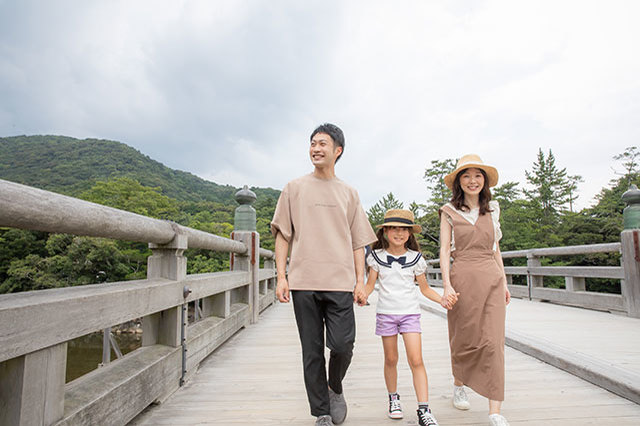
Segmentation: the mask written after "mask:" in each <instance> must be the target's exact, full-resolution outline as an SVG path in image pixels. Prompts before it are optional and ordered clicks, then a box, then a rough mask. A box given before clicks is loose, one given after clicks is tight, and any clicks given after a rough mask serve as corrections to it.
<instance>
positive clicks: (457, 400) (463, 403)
mask: <svg viewBox="0 0 640 426" xmlns="http://www.w3.org/2000/svg"><path fill="white" fill-rule="evenodd" d="M453 406H454V407H456V408H457V409H458V410H468V409H469V408H471V403H470V402H469V397H468V396H467V392H465V390H464V386H454V387H453Z"/></svg>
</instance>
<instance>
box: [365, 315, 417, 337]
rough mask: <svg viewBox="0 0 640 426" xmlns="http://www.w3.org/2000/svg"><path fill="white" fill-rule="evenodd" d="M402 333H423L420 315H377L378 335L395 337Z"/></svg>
mask: <svg viewBox="0 0 640 426" xmlns="http://www.w3.org/2000/svg"><path fill="white" fill-rule="evenodd" d="M402 333H422V328H421V327H420V314H407V315H395V314H376V335H378V336H395V335H396V334H402Z"/></svg>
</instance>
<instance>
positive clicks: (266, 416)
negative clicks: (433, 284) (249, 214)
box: [131, 295, 640, 426]
mask: <svg viewBox="0 0 640 426" xmlns="http://www.w3.org/2000/svg"><path fill="white" fill-rule="evenodd" d="M373 297H374V295H372V299H373ZM372 302H373V303H372V305H371V306H368V307H363V308H356V321H357V338H356V348H355V353H354V358H353V363H352V365H351V368H350V370H349V373H348V374H347V377H346V378H345V396H346V398H347V402H348V404H349V415H348V417H347V420H346V422H345V423H344V425H345V426H349V425H365V424H366V425H415V424H416V417H415V413H414V411H413V410H414V405H415V396H414V393H413V389H412V385H411V372H410V370H409V368H408V366H407V363H406V357H404V354H402V349H401V351H400V353H401V358H400V362H399V366H398V367H399V374H398V376H399V392H400V394H401V395H402V396H403V403H404V407H405V414H406V415H405V419H404V420H403V421H401V422H398V421H392V420H390V419H388V418H387V417H386V390H385V386H384V379H383V376H382V359H383V358H382V347H381V343H380V340H379V337H377V336H375V335H374V332H373V330H374V324H375V301H373V300H372ZM540 307H542V309H546V308H551V310H556V309H560V311H558V312H557V315H560V316H561V317H562V318H563V319H564V321H562V324H563V325H564V328H562V330H564V331H560V328H559V327H557V324H555V323H551V324H550V323H549V320H550V318H548V317H540V318H535V317H528V318H526V316H527V315H546V314H545V312H544V311H537V312H535V311H536V310H537V309H540ZM584 312H591V313H593V314H596V317H599V316H600V315H604V316H607V319H606V321H609V320H611V321H612V322H611V323H609V322H606V321H605V323H603V324H597V326H594V324H593V323H592V324H591V325H590V324H589V322H586V323H585V322H584V321H592V319H589V318H587V319H585V318H584V316H583V315H584ZM602 318H604V317H602ZM627 320H629V319H628V318H625V317H620V316H614V315H610V314H604V313H598V312H593V311H586V310H582V309H574V308H567V307H559V306H554V305H549V304H545V303H538V302H529V301H522V300H514V302H513V303H512V305H511V306H510V307H509V311H508V314H507V323H508V333H509V332H511V333H512V337H513V334H514V329H516V328H518V331H517V332H516V334H521V335H522V334H523V333H524V332H526V333H530V335H531V336H533V337H536V338H540V337H541V336H542V337H544V338H545V339H546V342H547V343H548V344H549V346H550V347H555V346H554V344H556V343H557V344H558V345H561V346H562V347H563V348H573V347H574V346H575V345H574V343H572V341H571V340H570V339H575V342H578V343H576V345H578V346H577V347H578V351H579V352H580V353H579V354H578V355H579V356H578V358H577V359H578V361H582V360H583V359H584V358H585V357H592V358H594V360H595V361H596V362H605V361H606V360H598V359H595V357H596V356H605V357H608V358H610V359H613V358H612V355H611V354H613V353H618V354H620V357H619V358H618V359H619V360H620V361H615V360H614V362H616V363H617V364H616V366H614V368H618V367H620V368H623V367H625V366H624V365H623V364H622V362H623V360H625V359H626V360H631V361H634V360H637V359H638V358H640V356H639V355H640V347H639V346H640V339H637V337H636V338H635V340H634V341H633V342H632V341H624V342H623V341H621V340H620V339H617V340H616V339H615V338H613V337H612V333H613V332H614V331H615V330H616V329H618V328H620V329H624V330H626V331H625V333H637V332H638V327H635V329H633V330H630V328H629V326H630V325H629V324H627ZM603 321H604V320H603ZM631 321H635V322H632V324H631V325H638V324H640V322H638V321H640V320H631ZM616 324H617V325H616ZM422 326H423V354H424V359H425V363H426V366H427V372H428V375H429V392H430V404H431V406H432V408H433V411H434V414H436V416H437V418H438V420H439V422H440V424H441V425H486V424H488V422H487V403H486V400H485V399H484V398H482V397H480V396H479V395H477V394H475V393H474V392H472V391H471V392H470V399H471V404H472V408H471V410H469V411H467V412H462V411H458V410H456V409H455V408H453V407H452V406H451V402H450V394H451V375H450V361H449V348H448V340H447V325H446V320H445V319H444V318H442V316H440V315H438V314H437V312H436V314H434V313H432V312H428V311H426V312H424V314H423V318H422ZM569 326H571V327H574V330H573V332H571V331H570V329H569V328H567V327H569ZM536 330H537V331H536ZM536 333H537V334H536ZM607 336H609V337H612V338H609V339H607ZM507 337H508V338H509V336H507ZM554 339H555V341H554ZM625 339H626V338H625ZM590 342H591V343H590ZM616 342H617V343H616ZM538 343H539V341H538ZM592 343H593V346H592ZM613 344H615V345H617V346H616V347H615V348H614V347H613V346H612V345H613ZM603 347H606V348H603ZM585 348H587V349H585ZM589 348H600V349H598V350H592V351H591V352H589V351H588V349H589ZM625 348H626V349H625ZM585 351H586V352H585ZM599 351H602V352H599ZM574 352H575V351H574ZM580 356H582V358H581V357H580ZM632 363H633V362H632ZM630 368H631V367H630ZM633 368H635V367H633ZM635 386H636V387H637V386H640V383H635ZM503 414H504V415H505V416H506V417H507V419H508V420H509V422H510V423H511V424H512V425H531V426H533V425H536V426H537V425H541V424H544V425H577V424H580V425H637V424H640V405H638V404H636V403H633V402H631V401H630V400H628V399H625V398H622V397H620V396H617V395H615V394H613V393H611V392H609V391H607V390H605V389H603V388H601V387H599V386H596V385H594V384H592V383H589V382H587V381H585V380H583V379H581V378H579V377H576V376H575V375H572V374H569V373H567V372H565V371H562V370H560V369H558V368H556V367H554V366H552V365H549V364H547V363H545V362H542V361H540V360H538V359H536V358H533V357H531V356H529V355H526V354H524V353H523V352H520V351H519V350H516V349H513V348H511V347H507V348H506V401H505V403H504V405H503ZM131 424H133V425H136V426H141V425H233V424H236V425H248V424H260V425H307V426H308V425H312V424H313V418H312V417H311V416H310V415H309V409H308V404H307V400H306V394H305V391H304V385H303V382H302V367H301V353H300V344H299V341H298V336H297V330H296V327H295V320H294V316H293V309H292V307H291V305H290V304H276V305H274V306H273V307H271V308H269V309H268V310H267V311H265V312H264V313H263V317H261V320H260V322H259V323H257V324H255V325H251V326H249V327H248V328H247V329H245V330H242V331H241V332H239V333H238V334H236V335H235V336H234V337H232V338H231V339H230V340H229V341H227V342H226V343H225V344H224V345H223V346H222V347H220V348H219V349H218V350H216V351H215V352H214V353H213V354H212V355H211V356H209V358H208V359H206V360H205V361H204V362H203V363H202V364H201V366H200V369H199V371H198V373H197V374H195V376H194V377H193V378H192V379H191V380H190V381H189V382H188V383H187V384H186V385H185V386H184V387H183V388H181V389H179V390H178V391H177V392H176V393H174V394H173V395H172V396H171V397H170V398H169V399H168V400H166V401H165V402H164V403H162V404H160V405H157V406H152V407H151V408H149V409H147V410H146V411H145V412H143V413H142V414H141V415H140V416H138V417H137V418H136V419H134V421H133V422H132V423H131Z"/></svg>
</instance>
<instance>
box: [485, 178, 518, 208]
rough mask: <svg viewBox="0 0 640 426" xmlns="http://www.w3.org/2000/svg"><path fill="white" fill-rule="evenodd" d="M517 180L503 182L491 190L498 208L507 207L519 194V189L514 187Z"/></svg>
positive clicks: (516, 184)
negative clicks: (498, 205)
mask: <svg viewBox="0 0 640 426" xmlns="http://www.w3.org/2000/svg"><path fill="white" fill-rule="evenodd" d="M517 186H518V182H505V183H503V184H502V185H500V186H496V187H495V188H493V189H492V190H491V192H492V194H493V198H494V199H495V200H496V201H498V204H500V209H502V210H505V209H508V208H509V207H510V206H511V205H512V204H513V203H514V202H515V201H516V200H517V199H518V196H519V195H520V190H519V189H518V188H516V187H517Z"/></svg>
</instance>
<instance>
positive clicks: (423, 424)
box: [418, 408, 438, 426]
mask: <svg viewBox="0 0 640 426" xmlns="http://www.w3.org/2000/svg"><path fill="white" fill-rule="evenodd" d="M418 424H419V425H420V426H438V422H437V421H436V418H435V417H433V414H431V411H430V410H429V409H426V410H425V409H424V408H419V409H418Z"/></svg>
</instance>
